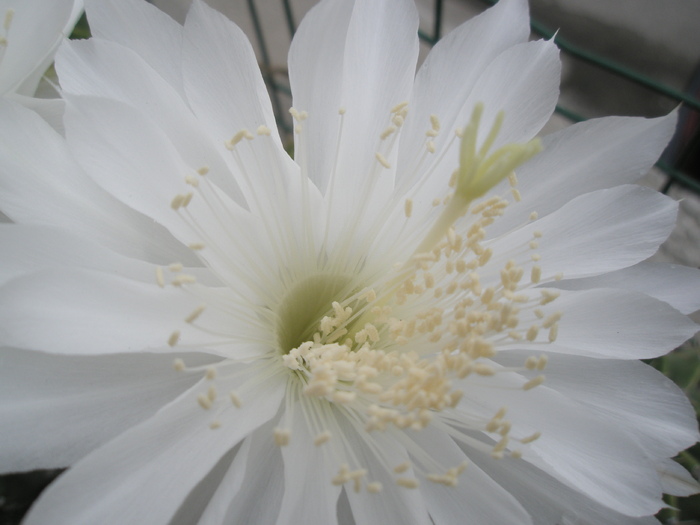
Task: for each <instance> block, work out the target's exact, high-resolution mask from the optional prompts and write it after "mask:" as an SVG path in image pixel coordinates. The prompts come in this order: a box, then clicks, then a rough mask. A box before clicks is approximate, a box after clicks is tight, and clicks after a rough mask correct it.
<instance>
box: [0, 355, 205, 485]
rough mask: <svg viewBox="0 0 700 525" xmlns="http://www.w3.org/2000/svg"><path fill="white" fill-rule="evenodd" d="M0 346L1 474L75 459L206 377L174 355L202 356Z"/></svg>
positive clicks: (194, 359) (193, 359)
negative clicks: (182, 366) (176, 364)
mask: <svg viewBox="0 0 700 525" xmlns="http://www.w3.org/2000/svg"><path fill="white" fill-rule="evenodd" d="M0 352H1V356H2V357H0V363H1V364H2V366H0V397H1V398H2V404H1V405H0V419H2V421H3V424H2V426H0V470H1V471H2V472H17V471H24V470H33V469H38V468H59V467H68V466H70V465H72V464H73V463H75V462H76V461H78V460H79V459H81V458H82V457H83V456H86V455H87V454H88V453H89V452H92V451H93V450H95V449H96V448H97V447H99V446H101V445H103V444H104V443H106V442H107V441H108V440H110V439H112V438H114V437H115V436H117V435H118V434H121V433H122V432H123V431H125V430H127V429H128V428H131V427H132V426H134V425H136V424H138V423H141V422H142V421H144V420H145V419H146V418H148V417H150V416H152V415H153V414H155V413H156V411H157V410H159V409H160V408H161V407H162V406H164V405H166V404H167V403H169V402H170V401H172V400H173V399H175V398H176V397H177V396H178V395H180V394H181V393H182V392H184V391H185V390H187V389H188V388H190V387H191V386H192V385H193V384H194V383H195V382H196V381H198V380H199V379H200V378H199V377H196V376H194V375H191V374H183V373H180V372H176V371H175V370H174V368H173V359H175V357H183V358H184V359H186V360H187V362H188V363H190V364H196V363H200V364H205V363H206V362H207V359H206V358H204V356H202V355H196V354H163V355H154V354H139V355H133V354H129V355H125V354H115V355H104V356H52V355H47V354H43V353H39V352H30V351H27V350H16V349H12V348H3V349H2V350H1V351H0ZM209 361H210V360H209Z"/></svg>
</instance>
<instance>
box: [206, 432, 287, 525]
mask: <svg viewBox="0 0 700 525" xmlns="http://www.w3.org/2000/svg"><path fill="white" fill-rule="evenodd" d="M274 425H275V421H274V419H273V420H272V421H271V422H270V423H268V424H266V425H263V426H262V427H260V428H259V429H257V430H256V431H254V432H253V433H252V434H251V435H250V436H248V437H247V438H246V439H245V441H244V442H243V444H242V445H241V448H240V449H239V451H238V452H236V456H235V458H234V460H233V463H232V464H231V466H230V467H229V469H228V471H227V472H226V475H225V476H224V477H223V479H222V480H221V482H220V484H219V487H218V488H217V490H216V493H215V494H214V496H213V498H212V499H211V501H210V502H209V504H208V505H207V508H206V509H205V511H204V513H203V514H202V516H201V518H199V521H198V523H200V524H201V525H219V524H221V523H274V522H275V520H276V519H277V516H278V515H279V509H280V505H281V502H282V495H283V494H284V478H283V476H281V475H279V474H280V473H281V472H283V471H284V464H283V462H282V455H281V454H280V448H279V447H278V446H277V445H275V443H274V441H273V437H272V436H273V430H274Z"/></svg>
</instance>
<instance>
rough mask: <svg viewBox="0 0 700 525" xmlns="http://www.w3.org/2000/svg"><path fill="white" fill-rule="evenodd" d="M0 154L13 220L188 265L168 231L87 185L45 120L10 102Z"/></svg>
mask: <svg viewBox="0 0 700 525" xmlns="http://www.w3.org/2000/svg"><path fill="white" fill-rule="evenodd" d="M0 152H1V153H2V154H1V155H0V208H1V209H2V211H3V212H4V213H5V214H6V215H8V216H9V217H10V218H11V219H12V220H13V221H15V222H21V223H27V224H39V225H48V226H53V227H59V228H63V229H66V230H68V231H70V232H73V233H75V234H78V235H81V236H84V237H86V238H89V239H92V240H94V241H95V242H97V243H99V244H103V245H105V246H109V247H110V248H112V249H114V250H115V251H118V252H119V253H123V254H126V255H129V256H132V257H137V258H141V259H145V260H150V261H156V262H160V263H161V264H162V263H165V264H167V263H169V262H172V261H181V262H183V263H187V262H188V261H192V259H193V257H192V256H191V255H190V253H189V251H188V250H185V249H183V247H182V246H179V245H178V243H177V242H175V240H174V239H173V238H172V237H171V236H170V235H169V234H168V232H167V231H165V230H164V229H163V228H161V227H160V226H158V225H156V224H154V223H153V221H152V220H150V219H147V218H146V217H144V216H142V215H140V214H138V213H136V212H135V211H133V210H131V209H129V208H127V207H126V206H124V205H123V204H121V203H119V202H118V201H116V200H115V199H114V198H113V197H111V196H110V195H108V194H106V193H105V192H104V191H103V190H102V189H101V188H99V187H98V186H97V185H96V184H95V183H94V182H93V181H91V180H90V179H89V178H88V177H87V176H86V175H85V173H84V172H83V170H82V169H81V168H80V166H79V165H78V164H77V163H76V162H75V160H74V159H73V157H72V156H71V154H70V152H69V151H68V149H67V147H66V144H65V141H64V139H63V137H61V136H60V135H58V133H56V131H54V130H53V129H51V128H50V127H49V125H48V124H47V123H46V122H45V121H44V120H42V119H41V118H40V117H38V116H37V115H36V114H35V113H34V112H32V111H29V110H27V109H25V108H22V107H21V106H18V105H16V104H14V103H11V102H9V101H0ZM195 260H196V259H195Z"/></svg>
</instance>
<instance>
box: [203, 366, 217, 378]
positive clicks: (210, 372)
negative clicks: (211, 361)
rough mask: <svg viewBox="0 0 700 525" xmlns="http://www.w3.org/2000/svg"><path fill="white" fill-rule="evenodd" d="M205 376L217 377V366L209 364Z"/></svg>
mask: <svg viewBox="0 0 700 525" xmlns="http://www.w3.org/2000/svg"><path fill="white" fill-rule="evenodd" d="M205 377H206V378H207V379H209V380H212V379H214V378H216V367H215V366H208V367H207V372H206V374H205Z"/></svg>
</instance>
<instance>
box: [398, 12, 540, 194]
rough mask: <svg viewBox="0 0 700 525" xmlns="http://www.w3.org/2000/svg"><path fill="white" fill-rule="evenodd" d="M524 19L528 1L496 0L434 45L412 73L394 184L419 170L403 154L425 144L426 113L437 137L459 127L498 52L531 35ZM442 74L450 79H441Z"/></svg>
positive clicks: (428, 122)
mask: <svg viewBox="0 0 700 525" xmlns="http://www.w3.org/2000/svg"><path fill="white" fill-rule="evenodd" d="M527 20H528V7H527V2H524V1H522V0H509V1H501V2H498V4H496V5H495V6H494V7H492V8H491V9H487V10H486V11H484V13H482V14H481V15H479V16H476V17H474V18H472V19H471V20H468V21H467V22H465V23H464V24H462V25H461V26H459V27H458V28H457V29H455V30H454V31H451V32H450V33H449V34H447V35H446V36H445V37H444V38H442V39H441V40H440V41H439V42H438V43H437V44H436V45H435V46H434V47H433V49H432V50H431V51H430V54H429V55H428V58H426V60H425V62H423V65H422V66H421V67H420V69H419V70H418V74H417V75H416V80H415V85H414V87H413V93H412V94H411V102H410V104H409V108H410V109H409V116H408V118H407V120H406V124H405V128H404V129H403V130H402V134H401V146H400V147H401V149H400V155H399V170H398V173H397V185H398V186H399V187H401V185H403V184H410V183H411V180H410V176H411V175H413V176H416V175H418V173H416V172H415V171H414V166H412V165H411V164H409V163H408V159H409V158H412V157H413V156H414V155H415V152H417V151H422V150H424V149H425V140H426V136H425V131H426V130H427V129H430V125H431V123H430V115H431V114H432V115H435V116H437V117H438V119H439V120H440V124H441V127H442V129H443V132H442V134H441V135H438V137H440V139H441V140H442V138H443V137H444V136H445V135H451V134H452V132H453V131H454V130H455V129H456V128H457V127H461V126H464V124H465V122H462V121H460V120H459V116H460V110H461V109H462V108H463V106H464V103H465V101H466V99H467V97H468V96H469V95H470V93H471V92H472V89H473V88H474V85H475V84H476V82H477V81H478V79H479V77H480V76H481V74H482V73H483V72H484V70H485V69H486V68H487V67H488V65H489V64H490V63H491V62H492V61H493V60H495V58H496V57H497V56H498V55H499V54H501V53H502V52H503V51H505V50H506V49H508V48H509V47H511V46H514V45H516V44H520V43H523V42H525V41H527V39H528V37H529V35H530V27H529V25H528V24H527ZM476 50H478V52H477V51H476ZM445 78H449V79H450V81H449V82H444V81H443V80H442V79H445ZM443 142H444V141H443Z"/></svg>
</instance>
